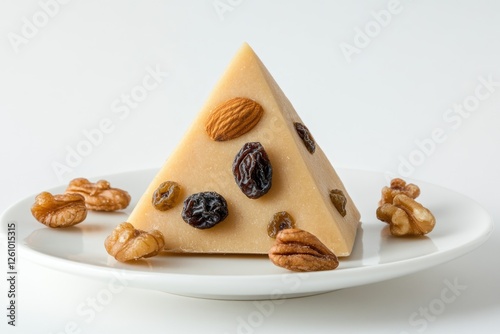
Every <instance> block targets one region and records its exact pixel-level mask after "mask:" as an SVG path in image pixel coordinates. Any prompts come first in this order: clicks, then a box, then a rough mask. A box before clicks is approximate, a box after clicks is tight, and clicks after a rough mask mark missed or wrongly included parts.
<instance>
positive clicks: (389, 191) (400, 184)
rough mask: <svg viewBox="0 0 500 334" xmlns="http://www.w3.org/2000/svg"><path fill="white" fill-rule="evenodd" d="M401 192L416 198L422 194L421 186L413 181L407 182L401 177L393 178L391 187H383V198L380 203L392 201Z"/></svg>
mask: <svg viewBox="0 0 500 334" xmlns="http://www.w3.org/2000/svg"><path fill="white" fill-rule="evenodd" d="M399 194H405V195H406V196H408V197H411V198H413V199H415V198H417V197H418V196H419V195H420V188H419V187H418V186H417V185H415V184H413V183H408V184H407V183H406V181H404V180H403V179H400V178H395V179H392V180H391V185H390V187H384V188H382V198H381V199H380V202H379V205H383V204H385V203H392V200H393V199H394V197H395V196H396V195H399Z"/></svg>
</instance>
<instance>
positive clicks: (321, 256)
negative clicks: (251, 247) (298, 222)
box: [268, 228, 339, 271]
mask: <svg viewBox="0 0 500 334" xmlns="http://www.w3.org/2000/svg"><path fill="white" fill-rule="evenodd" d="M268 255H269V259H270V260H271V261H272V262H273V263H274V264H275V265H277V266H279V267H283V268H285V269H288V270H292V271H322V270H333V269H335V268H337V267H338V265H339V261H338V259H337V256H335V254H334V253H333V252H332V251H331V250H330V249H329V248H328V247H326V246H325V245H324V244H323V243H322V242H321V241H320V240H319V239H318V238H317V237H316V236H315V235H313V234H311V233H309V232H307V231H303V230H300V229H293V228H289V229H284V230H281V231H280V232H278V234H277V235H276V242H275V244H274V246H273V247H271V249H270V250H269V254H268Z"/></svg>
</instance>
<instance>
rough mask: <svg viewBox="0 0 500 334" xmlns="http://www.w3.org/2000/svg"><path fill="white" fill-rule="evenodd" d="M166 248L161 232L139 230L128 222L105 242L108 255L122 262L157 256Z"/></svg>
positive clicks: (114, 231) (115, 230) (112, 233)
mask: <svg viewBox="0 0 500 334" xmlns="http://www.w3.org/2000/svg"><path fill="white" fill-rule="evenodd" d="M164 246H165V241H164V239H163V234H162V233H161V232H160V231H158V230H153V231H151V232H146V231H142V230H138V229H136V228H134V226H133V225H132V224H130V223H127V222H125V223H122V224H120V225H118V226H117V227H116V228H115V229H114V230H113V232H111V234H110V235H109V236H108V237H107V238H106V240H105V241H104V247H105V248H106V251H107V252H108V254H109V255H111V256H113V257H114V258H115V259H116V260H118V261H120V262H127V261H131V260H138V259H141V258H147V257H152V256H155V255H157V254H158V253H160V252H161V251H162V250H163V247H164Z"/></svg>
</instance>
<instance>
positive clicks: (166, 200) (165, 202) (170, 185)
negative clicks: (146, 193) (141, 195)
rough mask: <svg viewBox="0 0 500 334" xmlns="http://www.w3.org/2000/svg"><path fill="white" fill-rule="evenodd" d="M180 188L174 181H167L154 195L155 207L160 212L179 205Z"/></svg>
mask: <svg viewBox="0 0 500 334" xmlns="http://www.w3.org/2000/svg"><path fill="white" fill-rule="evenodd" d="M180 190H181V188H180V186H179V184H178V183H176V182H173V181H165V182H163V183H162V184H160V185H159V186H158V188H156V190H155V192H154V193H153V198H152V202H153V206H154V207H155V208H156V209H157V210H160V211H166V210H168V209H171V208H173V207H174V206H175V204H176V203H177V198H178V197H179V193H180Z"/></svg>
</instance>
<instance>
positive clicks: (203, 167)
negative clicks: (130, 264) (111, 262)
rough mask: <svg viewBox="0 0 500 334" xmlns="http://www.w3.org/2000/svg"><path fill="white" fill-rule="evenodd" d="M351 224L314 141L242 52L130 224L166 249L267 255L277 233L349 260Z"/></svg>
mask: <svg viewBox="0 0 500 334" xmlns="http://www.w3.org/2000/svg"><path fill="white" fill-rule="evenodd" d="M359 221H360V215H359V212H358V210H357V209H356V207H355V205H354V203H353V201H352V199H351V198H350V196H349V194H348V192H347V190H346V189H345V187H344V185H343V184H342V181H341V180H340V178H339V177H338V175H337V173H336V172H335V170H334V168H333V167H332V165H331V164H330V162H329V161H328V159H327V157H326V156H325V154H324V153H323V151H322V150H321V148H320V147H319V146H318V145H317V144H316V143H315V142H314V138H313V136H312V135H311V134H310V133H309V131H308V129H307V127H306V126H304V124H303V122H302V120H301V119H300V117H299V116H298V114H297V113H296V111H295V110H294V108H293V106H292V105H291V104H290V102H289V101H288V99H287V98H286V97H285V95H284V93H283V92H282V91H281V89H280V88H279V86H278V84H277V83H276V82H275V81H274V79H273V78H272V76H271V75H270V74H269V72H268V71H267V69H266V68H265V66H264V65H263V63H262V62H261V61H260V59H259V58H258V57H257V55H256V54H255V53H254V51H253V50H252V49H251V48H250V46H248V45H247V44H244V45H243V46H242V47H241V48H240V50H239V51H238V53H237V54H236V56H235V57H234V59H233V60H232V62H231V63H230V65H229V66H228V68H227V70H226V72H225V73H224V75H223V76H222V78H221V79H220V81H219V83H218V84H217V85H216V86H215V88H214V90H213V92H212V94H211V95H210V97H209V98H208V100H207V101H206V103H205V105H204V106H203V108H202V109H201V111H200V112H199V114H198V116H197V118H196V119H195V120H194V122H193V124H192V126H191V127H190V128H189V130H188V131H187V133H186V134H185V136H184V138H183V139H182V141H181V142H180V143H179V145H178V147H177V148H176V150H175V151H174V152H173V154H172V155H171V156H170V157H169V158H168V160H167V161H166V162H165V164H164V165H163V167H162V168H161V169H160V171H159V172H158V173H157V175H156V176H155V178H154V179H153V180H152V182H151V184H150V185H149V187H148V188H147V190H146V191H145V193H144V194H143V195H142V197H141V198H140V200H139V202H138V204H137V205H136V207H135V208H134V210H133V212H132V214H131V215H130V217H129V222H130V223H132V224H133V225H134V226H135V227H136V228H138V229H142V230H150V229H158V230H160V231H161V232H162V233H163V235H164V237H165V250H166V251H170V252H190V253H226V254H229V253H238V254H266V253H267V252H268V251H269V249H270V248H271V246H272V245H273V243H274V241H275V239H274V236H275V234H276V231H277V230H280V229H282V228H285V227H291V226H293V227H295V228H299V229H302V230H306V231H308V232H310V233H312V234H314V235H316V236H317V237H318V238H319V239H320V240H321V241H322V242H323V243H324V244H325V245H326V246H328V247H329V248H330V249H331V250H333V251H334V253H335V254H336V255H337V256H347V255H349V254H350V253H351V250H352V247H353V244H354V239H355V236H356V230H357V228H358V225H359Z"/></svg>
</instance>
